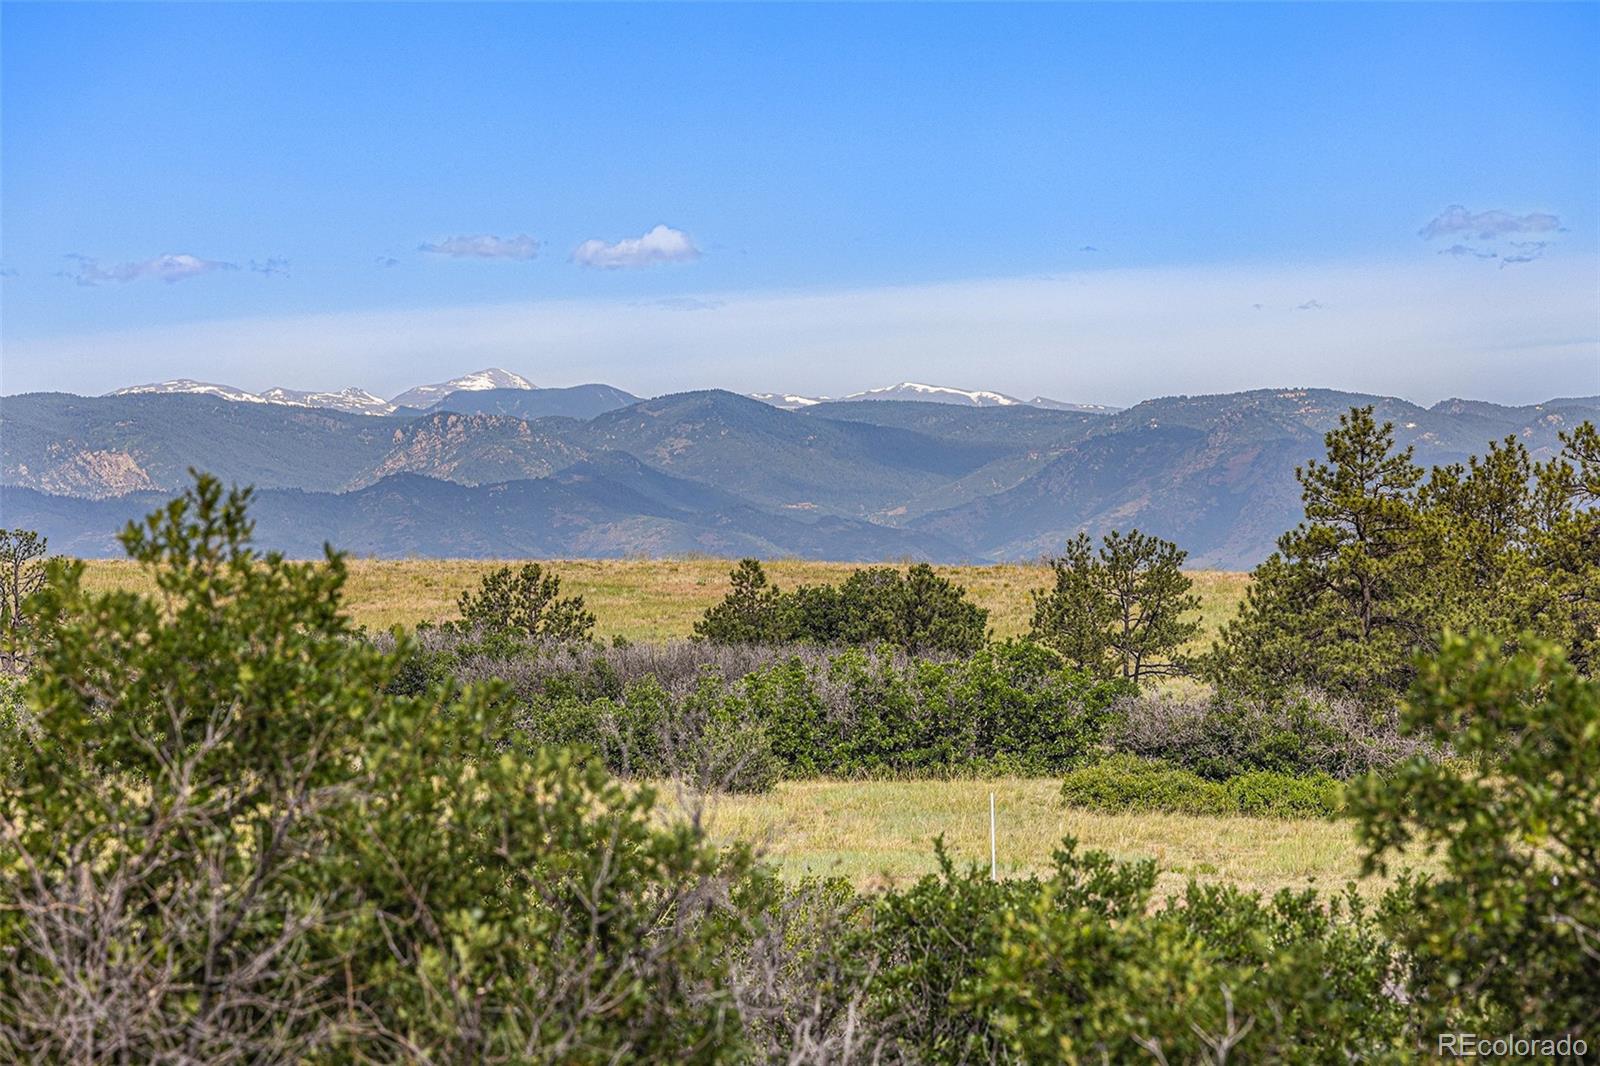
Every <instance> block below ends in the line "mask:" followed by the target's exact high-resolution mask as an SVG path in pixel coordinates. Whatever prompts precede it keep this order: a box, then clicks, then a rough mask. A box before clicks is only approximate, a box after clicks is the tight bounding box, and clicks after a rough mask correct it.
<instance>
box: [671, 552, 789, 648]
mask: <svg viewBox="0 0 1600 1066" xmlns="http://www.w3.org/2000/svg"><path fill="white" fill-rule="evenodd" d="M728 577H729V580H730V581H731V582H732V584H733V588H732V589H731V590H730V591H729V592H728V595H727V596H726V597H724V598H723V600H722V602H721V603H719V604H717V605H716V606H714V607H712V608H710V609H709V610H707V611H706V613H705V616H704V617H703V618H701V619H700V621H698V622H696V623H695V624H694V638H695V639H696V640H704V641H709V642H710V643H712V644H775V643H777V642H779V641H782V640H785V639H787V638H788V635H789V634H788V629H789V626H788V624H787V615H788V608H787V605H786V603H785V601H784V597H783V593H782V592H780V591H779V590H778V587H777V586H776V585H772V584H769V583H768V581H767V572H766V571H765V570H763V569H762V568H761V560H759V559H740V560H739V565H738V566H736V567H734V569H733V571H732V572H731V573H730V574H729V575H728Z"/></svg>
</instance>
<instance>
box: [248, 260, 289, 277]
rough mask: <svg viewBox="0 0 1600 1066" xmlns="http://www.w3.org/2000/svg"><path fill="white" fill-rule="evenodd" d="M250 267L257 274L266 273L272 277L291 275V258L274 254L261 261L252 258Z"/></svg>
mask: <svg viewBox="0 0 1600 1066" xmlns="http://www.w3.org/2000/svg"><path fill="white" fill-rule="evenodd" d="M250 269H251V270H253V271H255V272H256V273H257V274H266V275H268V276H270V277H280V278H286V277H288V276H289V260H287V259H280V258H278V257H277V256H273V257H271V258H268V259H263V260H261V261H259V262H257V261H256V260H254V259H252V260H250Z"/></svg>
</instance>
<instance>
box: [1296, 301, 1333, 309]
mask: <svg viewBox="0 0 1600 1066" xmlns="http://www.w3.org/2000/svg"><path fill="white" fill-rule="evenodd" d="M1326 307H1327V305H1326V304H1324V303H1323V302H1322V301H1321V300H1307V301H1306V302H1305V303H1303V304H1296V305H1295V310H1296V311H1321V310H1324V309H1325V308H1326Z"/></svg>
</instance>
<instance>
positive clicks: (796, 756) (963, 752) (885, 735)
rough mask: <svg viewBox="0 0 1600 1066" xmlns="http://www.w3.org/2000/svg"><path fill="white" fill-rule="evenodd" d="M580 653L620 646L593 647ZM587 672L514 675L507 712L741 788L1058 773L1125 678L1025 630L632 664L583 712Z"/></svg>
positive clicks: (612, 758)
mask: <svg viewBox="0 0 1600 1066" xmlns="http://www.w3.org/2000/svg"><path fill="white" fill-rule="evenodd" d="M630 654H631V653H630ZM583 661H585V662H588V663H591V664H592V663H595V662H604V663H610V662H613V661H620V660H617V658H616V657H615V656H612V655H610V653H597V656H596V657H595V658H589V659H584V660H583ZM536 668H537V667H536ZM496 670H498V671H499V672H500V673H501V674H512V675H514V671H511V670H506V669H505V668H504V667H496ZM596 673H604V674H606V676H607V681H606V683H605V684H604V685H600V686H597V688H604V689H606V690H608V691H611V690H613V689H611V685H612V683H613V682H614V681H615V680H616V678H617V674H616V672H615V671H614V670H611V669H610V668H609V667H607V668H606V669H605V670H598V671H597V670H593V669H591V667H590V666H579V667H577V668H576V671H575V673H573V674H537V675H535V680H532V681H529V682H526V683H525V686H526V689H527V691H529V693H530V696H529V698H528V700H527V703H526V705H525V708H524V710H523V711H522V712H521V713H519V716H518V722H519V724H520V726H521V728H522V729H523V731H524V735H525V737H526V738H528V740H529V741H530V742H532V743H534V744H540V743H544V744H553V743H561V744H572V743H582V744H583V745H585V746H586V747H589V748H591V749H593V750H595V751H597V752H599V753H600V754H601V756H602V757H603V758H604V760H605V762H606V765H607V766H609V767H610V768H611V769H612V770H613V771H614V772H617V773H623V774H640V773H643V774H651V773H665V774H673V775H677V774H688V775H690V776H692V777H694V778H696V779H697V780H698V779H701V778H704V779H706V780H707V781H708V782H709V781H713V780H715V779H718V778H719V777H726V778H727V779H728V780H729V781H731V780H733V778H734V777H737V778H738V780H739V781H740V784H739V785H738V787H740V788H752V787H761V783H763V782H767V783H770V782H771V781H772V780H775V779H776V778H777V777H778V776H783V777H790V778H796V777H814V776H819V775H825V776H875V775H904V774H918V773H921V774H956V773H980V772H994V771H1004V772H1015V773H1033V774H1039V773H1059V772H1061V771H1062V770H1065V769H1066V768H1068V767H1069V766H1071V765H1073V764H1074V763H1075V762H1077V761H1078V760H1080V759H1082V758H1083V757H1085V756H1086V755H1087V754H1088V753H1089V752H1090V751H1091V750H1092V749H1093V748H1094V746H1095V745H1096V744H1097V743H1098V742H1099V740H1100V737H1101V733H1102V731H1103V729H1104V724H1105V721H1106V719H1107V717H1108V716H1109V714H1110V709H1111V707H1112V705H1113V703H1114V702H1115V700H1116V698H1117V697H1118V696H1119V695H1121V694H1122V693H1124V692H1125V691H1126V689H1125V687H1124V686H1123V685H1121V684H1120V683H1117V682H1107V681H1099V680H1095V679H1092V678H1089V677H1086V676H1085V675H1083V674H1082V673H1080V672H1078V671H1075V670H1069V669H1066V668H1065V667H1063V666H1062V664H1061V661H1060V659H1059V658H1058V657H1057V656H1056V655H1055V654H1054V653H1052V652H1050V651H1049V650H1048V649H1045V648H1042V647H1039V646H1038V645H1032V644H1025V643H1008V644H997V645H991V646H990V647H987V648H985V649H984V650H982V651H980V652H979V653H978V654H976V655H974V656H972V657H971V658H969V659H950V660H928V659H917V658H913V657H909V656H906V655H903V654H899V653H895V652H892V651H878V652H868V651H865V650H862V649H846V650H844V651H842V652H835V653H832V654H826V655H824V654H819V653H817V652H816V651H814V650H812V651H799V652H797V653H796V654H794V655H792V656H790V657H789V658H788V659H786V660H783V661H778V662H771V663H770V664H769V665H763V666H758V667H757V668H755V669H753V670H752V671H751V672H750V673H748V674H746V675H745V676H744V677H742V678H739V679H737V680H728V679H725V678H724V677H723V675H722V674H721V673H720V672H719V671H718V670H716V669H715V668H714V667H712V666H709V665H703V666H702V669H701V671H700V672H699V673H697V674H696V675H694V676H692V677H690V676H684V675H682V674H679V673H673V674H672V676H671V684H670V687H669V685H667V684H663V683H662V682H661V681H658V680H656V677H655V675H651V674H645V675H643V676H642V677H641V678H640V679H639V680H637V681H635V682H633V683H631V684H630V685H629V686H628V688H627V689H626V690H625V691H623V692H622V693H621V694H620V695H619V696H617V697H616V698H612V697H611V696H601V697H599V703H600V704H602V705H603V709H601V710H595V711H589V712H585V711H583V710H582V709H581V708H582V705H583V704H584V703H585V701H593V699H594V695H593V693H594V691H596V689H591V688H589V687H588V683H587V681H586V680H585V679H587V678H590V677H592V676H594V675H595V674H596ZM717 748H724V749H726V750H728V751H730V752H731V751H734V750H740V751H743V752H744V754H745V759H744V762H743V763H742V767H741V770H740V772H739V773H738V774H737V775H729V774H720V775H719V774H712V773H708V771H707V764H705V762H704V759H706V758H709V757H710V756H709V754H708V752H709V751H710V750H712V749H717ZM644 753H649V754H648V756H647V757H646V756H645V755H644ZM722 787H728V786H722Z"/></svg>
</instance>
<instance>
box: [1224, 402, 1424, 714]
mask: <svg viewBox="0 0 1600 1066" xmlns="http://www.w3.org/2000/svg"><path fill="white" fill-rule="evenodd" d="M1323 440H1324V444H1325V446H1326V448H1327V459H1326V461H1322V462H1319V461H1317V460H1312V461H1310V462H1308V463H1307V464H1306V465H1305V466H1303V467H1300V468H1298V469H1296V471H1295V477H1296V479H1298V480H1299V482H1300V489H1301V499H1302V500H1303V501H1304V503H1305V516H1306V521H1305V522H1304V523H1302V524H1301V525H1300V526H1299V527H1298V528H1296V529H1294V530H1291V531H1290V532H1288V533H1285V534H1284V535H1283V536H1282V537H1280V538H1279V539H1278V550H1277V551H1276V552H1275V553H1273V555H1272V556H1271V557H1270V558H1269V559H1268V560H1267V561H1266V562H1265V563H1263V564H1262V565H1261V566H1260V567H1257V569H1256V571H1255V574H1254V576H1253V580H1252V582H1251V588H1250V592H1249V594H1248V595H1247V596H1246V599H1245V603H1244V605H1243V607H1242V608H1241V610H1240V613H1239V616H1238V617H1237V618H1236V619H1235V620H1234V621H1233V622H1230V623H1229V624H1228V625H1227V626H1225V627H1224V628H1223V632H1222V635H1221V638H1220V640H1219V642H1218V645H1217V646H1216V648H1214V649H1213V651H1212V653H1211V654H1210V655H1209V656H1208V661H1207V670H1206V672H1207V673H1208V674H1209V675H1210V677H1211V678H1212V679H1213V680H1214V681H1216V682H1217V683H1218V684H1220V685H1222V686H1223V687H1227V688H1234V689H1239V690H1243V691H1249V692H1255V693H1258V694H1270V693H1276V692H1281V691H1283V690H1285V689H1287V688H1291V687H1294V686H1297V685H1299V686H1309V687H1314V688H1320V689H1325V690H1328V691H1331V692H1335V693H1341V694H1346V695H1352V696H1356V697H1359V698H1374V697H1378V696H1381V695H1384V694H1392V693H1394V692H1397V691H1399V690H1400V689H1402V688H1404V687H1405V685H1406V683H1407V682H1408V681H1409V679H1410V674H1411V669H1412V668H1411V659H1412V656H1413V654H1414V653H1415V651H1416V650H1418V649H1419V648H1420V647H1422V646H1423V645H1424V642H1425V641H1426V640H1427V639H1428V638H1429V637H1430V635H1431V632H1432V626H1431V624H1430V623H1431V619H1430V617H1429V612H1427V611H1426V609H1425V606H1426V605H1425V599H1424V590H1425V579H1426V574H1427V564H1428V563H1429V562H1430V560H1428V559H1427V558H1426V554H1425V552H1424V551H1423V545H1424V542H1425V537H1424V536H1423V532H1424V527H1423V524H1422V523H1421V521H1420V517H1419V511H1418V507H1417V486H1418V483H1419V482H1420V481H1421V480H1422V470H1421V468H1419V467H1418V466H1417V465H1416V464H1415V463H1413V462H1412V451H1411V449H1410V448H1406V449H1404V450H1401V451H1396V450H1395V447H1394V425H1393V423H1389V422H1385V423H1383V424H1381V425H1380V424H1379V423H1378V422H1377V420H1376V419H1374V418H1373V409H1372V407H1371V406H1367V407H1355V408H1352V409H1351V410H1350V411H1349V412H1348V413H1347V414H1343V415H1340V416H1339V425H1338V427H1337V428H1336V429H1333V430H1331V431H1330V432H1329V433H1328V434H1327V435H1326V436H1325V437H1324V439H1323Z"/></svg>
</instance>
